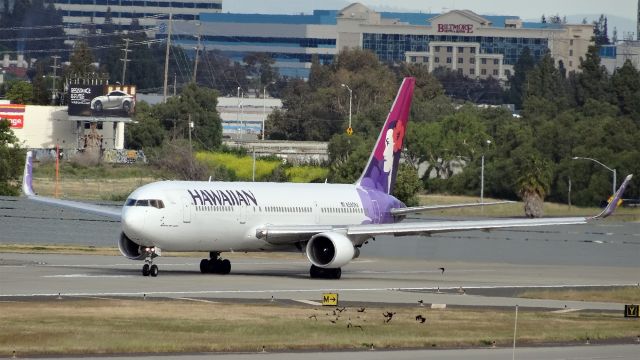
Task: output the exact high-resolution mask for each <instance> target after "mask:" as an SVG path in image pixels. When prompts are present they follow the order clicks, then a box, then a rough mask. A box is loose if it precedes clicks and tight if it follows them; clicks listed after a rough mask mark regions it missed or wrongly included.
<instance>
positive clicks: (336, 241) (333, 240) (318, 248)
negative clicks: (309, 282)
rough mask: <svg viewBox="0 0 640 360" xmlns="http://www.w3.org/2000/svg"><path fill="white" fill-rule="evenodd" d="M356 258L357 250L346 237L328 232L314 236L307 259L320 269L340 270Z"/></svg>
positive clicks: (308, 249)
mask: <svg viewBox="0 0 640 360" xmlns="http://www.w3.org/2000/svg"><path fill="white" fill-rule="evenodd" d="M355 257H356V248H355V247H354V246H353V243H352V242H351V240H349V238H348V237H346V236H345V235H342V234H339V233H334V232H326V233H320V234H316V235H314V236H313V237H312V238H311V240H309V242H308V243H307V258H309V261H311V263H312V264H313V265H315V266H317V267H320V268H330V269H334V268H339V267H342V266H344V265H346V264H347V263H348V262H349V261H351V260H352V259H353V258H355Z"/></svg>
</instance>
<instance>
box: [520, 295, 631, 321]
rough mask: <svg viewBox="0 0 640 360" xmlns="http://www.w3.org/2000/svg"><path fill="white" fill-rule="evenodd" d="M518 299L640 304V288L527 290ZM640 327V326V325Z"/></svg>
mask: <svg viewBox="0 0 640 360" xmlns="http://www.w3.org/2000/svg"><path fill="white" fill-rule="evenodd" d="M518 297H523V298H530V299H553V300H568V301H602V302H617V303H623V304H638V303H640V286H626V287H620V288H614V289H605V290H602V289H572V290H564V289H548V290H527V291H524V292H522V293H520V294H518ZM639 325H640V324H639Z"/></svg>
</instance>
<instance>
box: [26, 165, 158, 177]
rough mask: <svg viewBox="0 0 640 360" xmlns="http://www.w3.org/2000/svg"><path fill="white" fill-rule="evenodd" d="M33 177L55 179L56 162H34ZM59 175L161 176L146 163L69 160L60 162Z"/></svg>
mask: <svg viewBox="0 0 640 360" xmlns="http://www.w3.org/2000/svg"><path fill="white" fill-rule="evenodd" d="M33 175H34V177H41V178H49V179H55V176H56V164H55V162H53V161H47V162H40V163H35V164H34V168H33ZM60 176H61V177H64V178H67V179H122V178H150V177H151V178H161V177H162V174H161V173H160V171H158V170H156V169H155V168H154V167H152V166H150V165H146V164H100V165H96V166H84V165H81V164H78V163H74V162H71V161H63V162H61V163H60Z"/></svg>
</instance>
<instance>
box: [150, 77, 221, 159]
mask: <svg viewBox="0 0 640 360" xmlns="http://www.w3.org/2000/svg"><path fill="white" fill-rule="evenodd" d="M217 104H218V93H217V92H216V91H215V90H211V89H207V88H203V87H199V86H197V85H196V84H193V83H191V84H189V85H187V86H185V87H184V88H183V89H182V92H181V94H180V96H178V97H172V98H170V99H168V101H167V102H166V103H165V104H158V105H156V106H155V107H154V109H153V110H154V116H155V117H156V118H157V119H159V120H160V121H161V122H162V124H163V125H164V127H165V129H167V130H168V131H169V132H170V133H171V137H172V138H173V139H175V138H183V139H184V138H187V137H188V134H189V128H188V126H189V122H190V121H191V122H193V129H192V130H191V136H192V138H193V144H194V147H195V148H199V149H208V150H211V149H215V148H217V147H218V146H219V145H220V143H221V142H222V121H221V120H220V116H219V115H218V112H217V111H216V106H217Z"/></svg>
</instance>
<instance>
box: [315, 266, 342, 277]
mask: <svg viewBox="0 0 640 360" xmlns="http://www.w3.org/2000/svg"><path fill="white" fill-rule="evenodd" d="M309 276H311V278H312V279H336V280H338V279H340V277H342V269H341V268H335V269H324V268H321V267H318V266H315V265H311V268H310V269H309Z"/></svg>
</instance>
